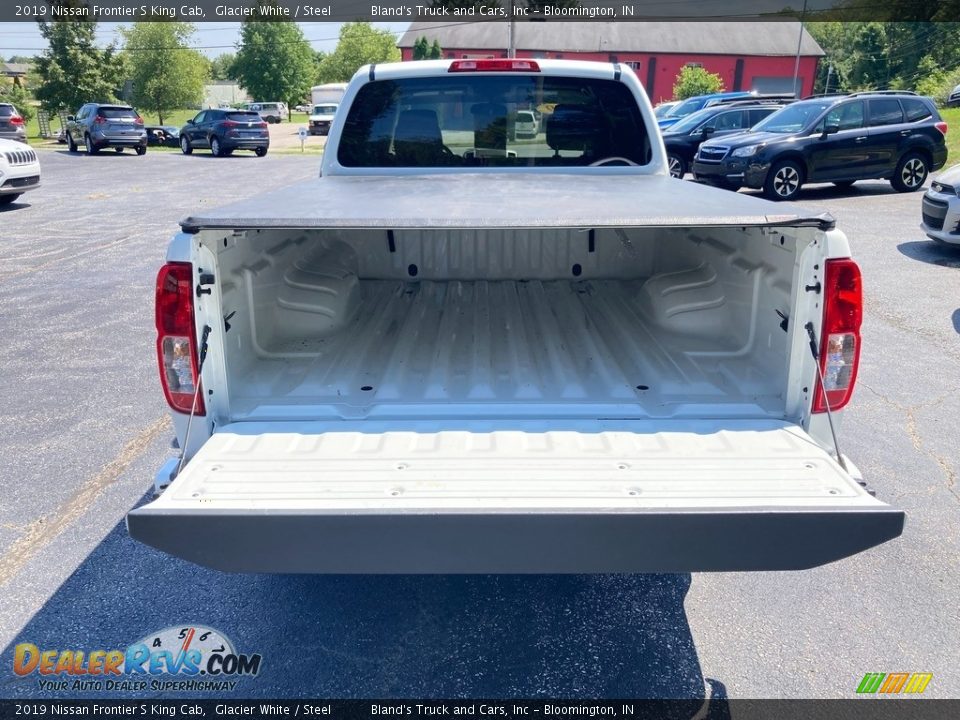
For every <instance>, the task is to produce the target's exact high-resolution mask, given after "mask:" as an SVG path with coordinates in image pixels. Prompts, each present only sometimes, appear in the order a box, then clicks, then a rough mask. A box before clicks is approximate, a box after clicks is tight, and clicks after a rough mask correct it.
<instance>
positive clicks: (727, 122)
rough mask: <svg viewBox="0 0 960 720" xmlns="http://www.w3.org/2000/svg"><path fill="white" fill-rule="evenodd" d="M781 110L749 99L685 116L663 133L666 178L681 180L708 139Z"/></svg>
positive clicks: (748, 126)
mask: <svg viewBox="0 0 960 720" xmlns="http://www.w3.org/2000/svg"><path fill="white" fill-rule="evenodd" d="M782 107H783V104H782V103H758V102H756V101H753V100H745V101H743V102H736V103H729V104H724V105H711V106H710V107H707V108H704V109H703V110H698V111H697V112H695V113H693V114H691V115H687V116H686V117H685V118H683V120H681V121H680V122H678V123H677V124H676V125H671V126H670V127H669V128H667V129H666V130H664V131H663V144H664V145H665V146H666V148H667V166H668V168H669V170H670V175H671V176H673V177H675V178H682V177H683V176H684V175H685V174H686V172H687V171H688V170H689V169H690V165H691V164H692V163H693V158H694V156H695V155H696V154H697V150H698V149H699V148H700V145H701V143H703V142H704V141H706V140H708V139H713V138H718V137H724V136H726V135H734V134H736V133H742V132H743V131H744V130H747V129H749V128H751V127H753V126H754V125H756V124H757V123H758V122H760V121H761V120H763V119H764V118H765V117H767V116H768V115H771V114H772V113H774V112H776V111H777V110H779V109H780V108H782Z"/></svg>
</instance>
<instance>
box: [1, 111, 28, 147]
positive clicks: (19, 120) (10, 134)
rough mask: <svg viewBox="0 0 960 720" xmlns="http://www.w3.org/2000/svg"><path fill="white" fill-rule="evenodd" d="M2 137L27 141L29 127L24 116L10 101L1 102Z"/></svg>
mask: <svg viewBox="0 0 960 720" xmlns="http://www.w3.org/2000/svg"><path fill="white" fill-rule="evenodd" d="M0 138H5V139H7V140H18V141H19V142H22V143H25V142H26V141H27V128H26V126H25V124H24V122H23V116H22V115H21V114H20V113H19V112H17V109H16V108H15V107H14V106H13V105H11V104H10V103H0Z"/></svg>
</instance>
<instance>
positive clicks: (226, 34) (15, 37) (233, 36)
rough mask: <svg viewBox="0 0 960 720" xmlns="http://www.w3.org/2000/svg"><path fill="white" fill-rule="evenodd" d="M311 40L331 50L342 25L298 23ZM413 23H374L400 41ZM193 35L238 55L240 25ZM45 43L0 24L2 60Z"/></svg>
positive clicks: (104, 28)
mask: <svg viewBox="0 0 960 720" xmlns="http://www.w3.org/2000/svg"><path fill="white" fill-rule="evenodd" d="M297 24H298V25H300V27H301V29H302V30H303V34H304V35H305V36H306V38H307V40H308V41H310V47H312V48H313V49H314V50H324V51H327V52H329V51H331V50H333V49H334V48H335V47H336V45H337V38H338V36H339V33H340V26H341V25H342V23H309V22H302V23H297ZM409 24H410V23H406V22H399V23H373V26H374V27H378V28H381V29H383V30H389V31H390V32H392V33H394V34H395V35H396V36H397V39H398V40H399V39H400V35H401V34H402V33H403V31H404V30H406V29H407V27H408V26H409ZM122 25H123V23H114V22H101V23H98V24H97V41H98V43H99V44H100V45H102V46H104V47H105V46H107V45H109V44H110V43H111V42H112V41H114V40H117V39H118V38H119V32H118V31H119V28H120V27H121V26H122ZM196 28H197V29H196V32H195V33H194V36H193V38H194V41H193V45H194V47H196V48H199V49H200V50H201V51H202V52H203V53H204V54H205V55H207V56H208V57H216V56H217V55H220V54H221V53H227V52H236V43H237V41H238V40H239V39H240V23H238V22H223V23H198V24H197V26H196ZM46 46H47V45H46V41H45V40H44V39H43V36H42V35H41V34H40V30H39V29H38V28H37V26H36V24H34V23H26V22H16V23H11V22H5V23H0V57H2V58H3V59H4V60H6V59H7V58H9V57H10V56H11V55H38V54H40V53H41V52H43V50H45V49H46Z"/></svg>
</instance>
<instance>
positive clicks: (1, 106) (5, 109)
mask: <svg viewBox="0 0 960 720" xmlns="http://www.w3.org/2000/svg"><path fill="white" fill-rule="evenodd" d="M16 112H17V111H16V109H15V108H14V107H13V105H7V104H6V103H0V115H4V116H6V115H14V114H15V113H16Z"/></svg>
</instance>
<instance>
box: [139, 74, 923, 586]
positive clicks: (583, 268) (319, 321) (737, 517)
mask: <svg viewBox="0 0 960 720" xmlns="http://www.w3.org/2000/svg"><path fill="white" fill-rule="evenodd" d="M518 113H523V114H524V115H523V116H524V117H528V116H529V115H531V114H532V115H533V117H534V119H535V120H536V121H537V127H538V131H537V132H536V134H535V135H534V136H533V137H518V136H517V135H516V133H514V132H512V130H513V125H514V122H515V120H516V117H517V115H518ZM861 308H862V289H861V276H860V270H859V268H858V266H857V264H856V262H855V261H854V260H853V259H852V258H851V253H850V247H849V245H848V243H847V239H846V238H845V236H844V235H843V233H842V232H840V230H838V229H837V228H836V227H835V224H834V220H833V219H832V218H831V217H830V216H829V215H823V214H815V213H811V212H809V211H807V210H804V209H802V208H799V207H795V206H790V205H785V204H780V203H772V202H768V201H765V200H762V199H759V198H754V197H748V196H745V195H742V194H732V193H729V192H726V191H723V190H719V189H714V188H709V187H702V186H698V185H696V184H693V183H685V182H682V181H679V180H675V179H673V178H671V177H669V175H668V172H667V164H666V157H665V152H664V146H663V142H662V140H661V138H660V135H659V133H658V131H657V124H656V120H655V118H654V115H653V111H652V109H651V107H650V103H649V101H648V99H647V97H646V95H645V93H644V90H643V88H642V87H641V84H640V82H639V81H638V80H637V78H636V76H635V75H634V74H633V72H632V71H631V70H630V69H629V68H628V67H626V66H622V65H618V64H608V63H589V62H576V61H563V60H536V61H534V60H514V59H493V60H440V61H424V62H417V63H405V64H391V65H377V66H368V67H364V68H362V69H361V70H360V71H359V72H358V73H357V74H356V76H355V77H354V79H353V81H352V82H351V83H350V85H349V87H348V88H347V90H346V92H345V95H344V97H343V102H342V105H341V107H340V108H339V109H338V111H337V113H336V115H335V118H334V120H333V123H332V125H331V127H330V131H329V139H328V142H327V145H326V149H325V152H324V155H323V162H322V176H321V177H320V178H318V179H316V180H313V181H309V182H307V183H305V184H301V185H297V186H293V187H290V188H288V189H284V190H280V191H278V192H274V193H271V194H268V195H264V196H261V197H258V198H255V199H253V200H249V201H245V202H242V203H238V204H235V205H230V206H227V207H224V208H220V209H218V210H204V211H200V212H197V213H195V214H192V215H188V216H187V217H186V218H185V219H184V220H183V221H182V232H180V233H179V234H177V235H176V236H175V237H174V238H173V240H172V242H171V243H170V246H169V249H168V252H167V263H166V264H165V265H164V266H163V267H162V268H161V270H160V272H159V275H158V278H157V285H156V324H157V332H158V336H157V356H158V361H159V366H160V376H161V382H162V386H163V391H164V393H165V395H166V398H167V401H168V402H169V404H170V407H171V410H172V415H173V420H174V425H175V427H176V433H177V438H178V441H179V446H180V447H181V448H182V454H183V456H182V458H177V459H172V460H171V461H170V462H169V463H167V464H166V465H165V466H164V467H163V468H162V469H161V470H160V471H159V472H158V474H157V477H156V490H157V492H158V493H159V497H158V498H157V499H155V500H154V501H152V502H150V503H149V504H146V505H145V506H143V507H140V508H137V509H135V510H133V511H132V512H131V513H130V514H129V515H128V518H127V523H128V527H129V530H130V533H131V535H132V536H133V537H134V538H136V539H137V540H140V541H142V542H144V543H147V544H149V545H152V546H155V547H157V548H160V549H162V550H165V551H166V552H169V553H172V554H174V555H177V556H180V557H183V558H187V559H189V560H191V561H194V562H196V563H200V564H203V565H206V566H210V567H214V568H219V569H223V570H231V571H254V572H330V573H411V572H413V573H422V572H428V573H448V572H452V573H465V572H466V573H503V572H507V573H527V572H530V573H563V572H578V573H579V572H654V571H655V572H659V571H671V572H679V571H683V572H687V571H710V570H775V569H803V568H810V567H813V566H816V565H820V564H823V563H827V562H831V561H833V560H837V559H839V558H843V557H846V556H849V555H852V554H854V553H857V552H860V551H862V550H865V549H867V548H870V547H872V546H875V545H877V544H879V543H882V542H885V541H887V540H890V539H891V538H895V537H897V536H898V535H899V534H900V533H901V531H902V528H903V521H904V514H903V513H902V512H901V511H900V510H898V509H895V508H892V507H890V506H888V505H886V504H884V503H883V502H881V501H880V500H878V499H877V498H875V497H874V496H873V494H872V493H871V492H870V491H869V490H868V489H867V488H866V485H865V482H864V479H863V478H862V476H861V473H860V472H859V470H858V469H857V467H856V465H855V464H854V462H853V461H852V460H851V459H850V458H847V457H845V456H844V455H842V454H841V453H840V452H839V449H838V442H837V436H836V432H837V431H839V421H840V419H841V415H842V409H843V407H844V406H845V405H846V404H847V402H848V401H849V399H850V396H851V393H852V391H853V388H854V384H855V382H856V377H857V366H858V362H859V356H860V349H861V339H860V323H861Z"/></svg>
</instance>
